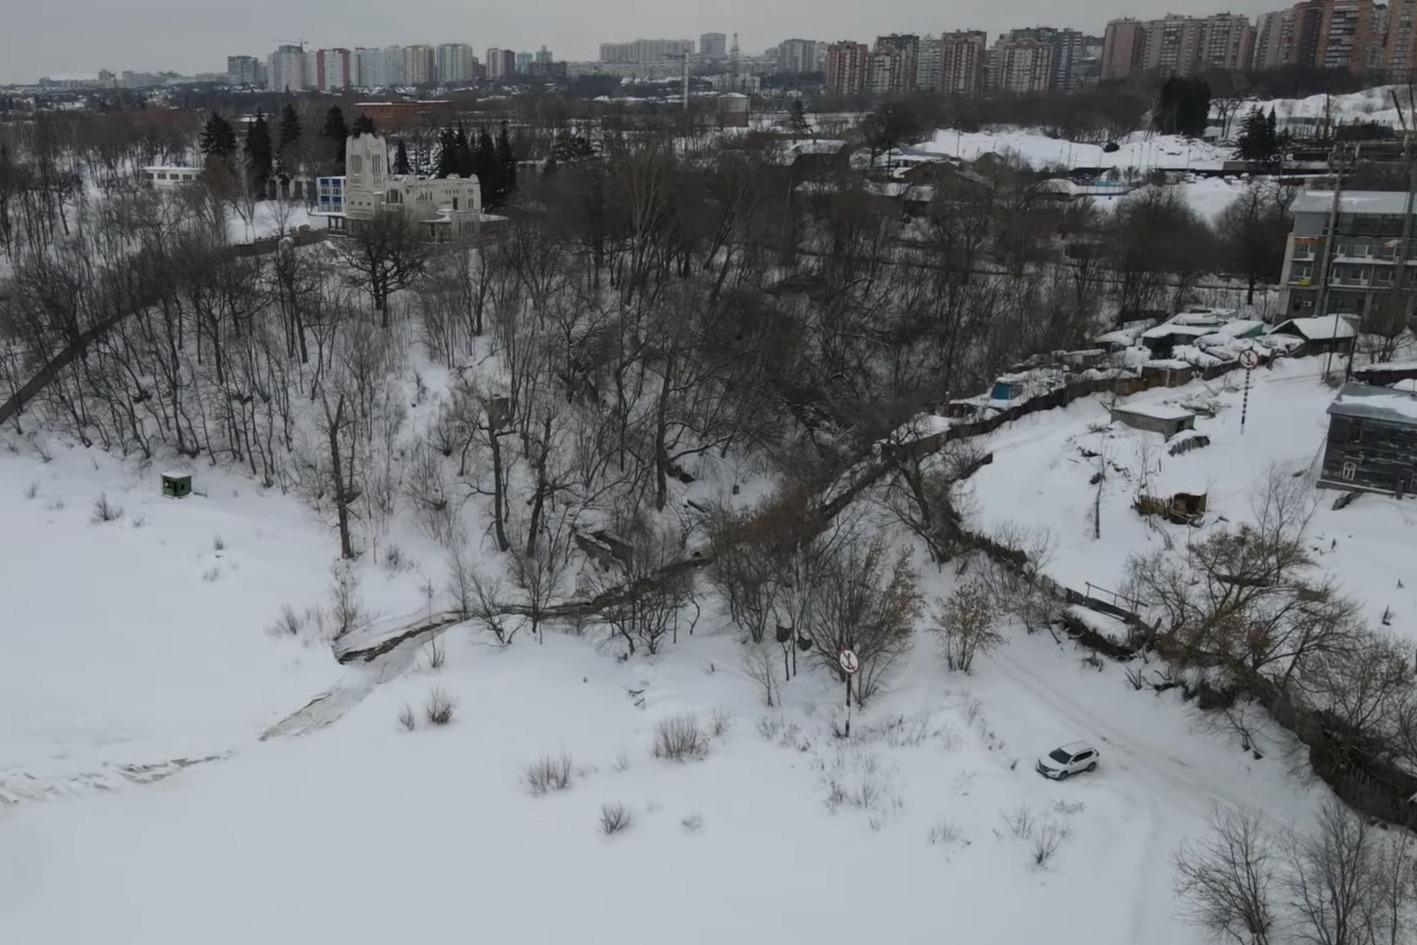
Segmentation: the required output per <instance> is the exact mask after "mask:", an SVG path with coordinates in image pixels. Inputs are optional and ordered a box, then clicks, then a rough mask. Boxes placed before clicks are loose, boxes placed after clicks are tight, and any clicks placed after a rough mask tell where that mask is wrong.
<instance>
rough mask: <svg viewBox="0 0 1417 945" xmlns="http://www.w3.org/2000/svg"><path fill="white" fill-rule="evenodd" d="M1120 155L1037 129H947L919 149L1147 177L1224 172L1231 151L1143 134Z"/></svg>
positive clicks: (1126, 140) (1122, 145)
mask: <svg viewBox="0 0 1417 945" xmlns="http://www.w3.org/2000/svg"><path fill="white" fill-rule="evenodd" d="M1116 144H1117V145H1118V148H1117V150H1116V151H1112V152H1110V153H1108V152H1107V151H1105V150H1104V149H1103V145H1102V144H1097V143H1083V142H1076V141H1065V140H1063V139H1061V138H1050V137H1048V136H1047V135H1045V134H1044V133H1043V132H1042V131H1041V130H1039V129H1037V128H1012V127H999V128H994V129H989V130H985V131H977V132H964V131H956V130H952V129H941V130H939V131H937V132H935V136H934V137H933V138H932V139H931V140H930V141H927V142H925V143H924V144H922V145H920V146H919V150H921V151H925V152H928V153H932V154H947V155H950V156H951V157H958V158H962V159H964V160H967V161H973V160H977V159H978V158H980V157H981V156H983V155H985V154H1003V153H1006V152H1008V153H1013V154H1016V155H1018V156H1019V157H1020V158H1022V159H1023V160H1024V161H1025V162H1027V163H1028V164H1029V165H1030V166H1032V167H1035V168H1039V169H1042V168H1049V167H1061V168H1073V167H1094V168H1095V167H1107V168H1119V169H1123V170H1127V169H1136V170H1137V171H1141V172H1145V171H1149V170H1152V169H1153V168H1158V167H1164V168H1168V169H1178V168H1180V169H1184V168H1191V169H1194V170H1202V169H1209V168H1219V167H1220V166H1221V165H1222V164H1223V163H1224V162H1225V161H1227V160H1229V155H1230V151H1229V149H1228V148H1223V147H1217V146H1215V145H1212V144H1208V143H1206V142H1204V141H1195V140H1191V139H1188V138H1184V137H1181V136H1179V135H1162V134H1152V133H1149V132H1142V131H1137V132H1133V133H1132V134H1129V135H1127V136H1125V137H1123V138H1120V139H1118V140H1117V142H1116Z"/></svg>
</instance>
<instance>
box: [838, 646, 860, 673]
mask: <svg viewBox="0 0 1417 945" xmlns="http://www.w3.org/2000/svg"><path fill="white" fill-rule="evenodd" d="M837 660H838V662H840V663H841V669H842V671H843V672H844V673H846V675H848V676H855V675H856V672H857V670H859V669H860V668H861V661H860V660H858V659H857V658H856V654H855V653H854V652H853V651H851V650H842V651H841V656H839V657H838V658H837Z"/></svg>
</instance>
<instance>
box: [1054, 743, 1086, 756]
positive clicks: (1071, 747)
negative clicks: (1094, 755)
mask: <svg viewBox="0 0 1417 945" xmlns="http://www.w3.org/2000/svg"><path fill="white" fill-rule="evenodd" d="M1058 747H1059V748H1061V749H1063V751H1065V752H1067V753H1068V754H1070V755H1076V754H1077V753H1078V752H1080V751H1090V750H1091V749H1092V746H1091V745H1089V744H1088V743H1087V742H1068V743H1067V744H1066V745H1059V746H1058Z"/></svg>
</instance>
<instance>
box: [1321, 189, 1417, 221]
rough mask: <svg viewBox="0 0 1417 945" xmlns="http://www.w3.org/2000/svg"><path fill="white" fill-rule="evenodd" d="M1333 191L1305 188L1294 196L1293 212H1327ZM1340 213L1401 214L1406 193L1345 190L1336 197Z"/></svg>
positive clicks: (1404, 204) (1404, 211)
mask: <svg viewBox="0 0 1417 945" xmlns="http://www.w3.org/2000/svg"><path fill="white" fill-rule="evenodd" d="M1332 207H1333V191H1331V190H1306V191H1304V192H1303V193H1301V194H1300V195H1299V196H1297V197H1295V198H1294V212H1295V213H1328V212H1329V210H1330V209H1331V208H1332ZM1338 209H1339V212H1340V213H1353V214H1357V215H1359V216H1365V215H1366V216H1401V215H1402V214H1404V213H1406V212H1407V194H1406V193H1405V192H1403V191H1389V190H1345V191H1344V192H1343V193H1342V194H1341V195H1340V196H1339V198H1338Z"/></svg>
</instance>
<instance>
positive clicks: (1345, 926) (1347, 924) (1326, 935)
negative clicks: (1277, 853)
mask: <svg viewBox="0 0 1417 945" xmlns="http://www.w3.org/2000/svg"><path fill="white" fill-rule="evenodd" d="M1284 854H1285V859H1286V861H1287V863H1288V866H1289V869H1288V872H1287V874H1286V875H1285V876H1284V879H1283V882H1282V888H1283V889H1284V893H1285V898H1286V901H1287V904H1288V906H1289V909H1290V910H1291V911H1292V912H1293V913H1294V916H1295V930H1294V931H1295V938H1296V940H1297V941H1300V942H1306V943H1311V945H1371V943H1372V942H1373V939H1374V934H1373V933H1374V929H1375V927H1376V924H1377V922H1378V920H1379V918H1380V914H1381V911H1382V909H1381V906H1382V902H1381V900H1382V884H1381V880H1380V877H1379V875H1378V855H1379V850H1378V837H1377V836H1376V834H1375V833H1374V829H1373V828H1372V827H1371V826H1369V824H1368V822H1367V820H1365V819H1364V818H1362V817H1360V816H1358V815H1357V814H1354V813H1353V812H1351V811H1349V810H1348V809H1347V808H1346V807H1344V806H1343V803H1342V802H1341V801H1338V800H1331V801H1329V802H1327V803H1326V804H1324V806H1323V807H1322V808H1321V809H1320V810H1319V816H1318V824H1317V827H1316V829H1315V831H1314V832H1313V833H1311V834H1308V835H1302V834H1297V833H1294V832H1291V833H1289V834H1288V835H1286V837H1285V839H1284Z"/></svg>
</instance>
